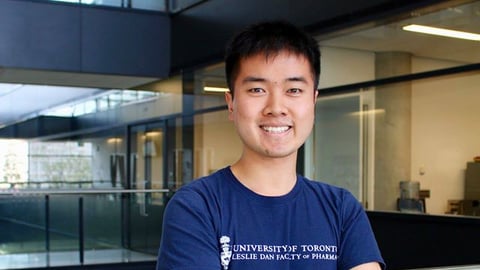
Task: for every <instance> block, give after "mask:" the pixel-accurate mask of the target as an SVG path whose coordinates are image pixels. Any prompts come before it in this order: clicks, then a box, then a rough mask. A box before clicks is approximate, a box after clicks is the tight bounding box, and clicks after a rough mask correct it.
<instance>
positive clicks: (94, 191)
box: [0, 189, 170, 196]
mask: <svg viewBox="0 0 480 270" xmlns="http://www.w3.org/2000/svg"><path fill="white" fill-rule="evenodd" d="M169 192H170V190H169V189H59V190H25V189H17V190H0V196H2V195H3V196H22V195H82V194H131V193H169Z"/></svg>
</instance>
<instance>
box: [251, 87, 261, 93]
mask: <svg viewBox="0 0 480 270" xmlns="http://www.w3.org/2000/svg"><path fill="white" fill-rule="evenodd" d="M249 92H251V93H263V92H264V91H263V88H251V89H250V90H249Z"/></svg>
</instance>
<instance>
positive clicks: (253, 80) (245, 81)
mask: <svg viewBox="0 0 480 270" xmlns="http://www.w3.org/2000/svg"><path fill="white" fill-rule="evenodd" d="M265 81H267V80H266V79H265V78H261V77H253V76H248V77H245V78H244V79H243V80H242V83H248V82H265Z"/></svg>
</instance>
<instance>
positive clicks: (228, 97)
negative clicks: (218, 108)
mask: <svg viewBox="0 0 480 270" xmlns="http://www.w3.org/2000/svg"><path fill="white" fill-rule="evenodd" d="M225 101H226V102H227V106H228V111H229V112H232V111H233V96H232V92H230V91H228V92H225Z"/></svg>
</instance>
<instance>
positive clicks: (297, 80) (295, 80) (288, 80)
mask: <svg viewBox="0 0 480 270" xmlns="http://www.w3.org/2000/svg"><path fill="white" fill-rule="evenodd" d="M285 81H286V82H303V83H307V82H308V81H307V79H306V78H305V77H302V76H300V77H290V78H286V79H285Z"/></svg>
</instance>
